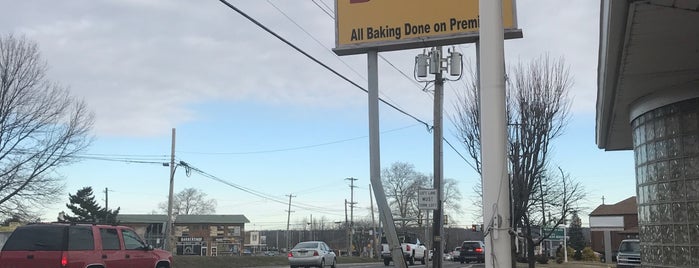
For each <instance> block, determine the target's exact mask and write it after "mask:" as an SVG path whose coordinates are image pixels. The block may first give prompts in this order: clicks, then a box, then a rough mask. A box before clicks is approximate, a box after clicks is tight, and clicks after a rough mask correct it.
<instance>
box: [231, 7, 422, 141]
mask: <svg viewBox="0 0 699 268" xmlns="http://www.w3.org/2000/svg"><path fill="white" fill-rule="evenodd" d="M219 1H220V2H221V3H223V4H224V5H226V6H227V7H229V8H230V9H233V10H234V11H235V12H237V13H238V14H240V15H241V16H243V17H245V18H246V19H248V20H249V21H250V22H252V23H254V24H255V25H257V26H258V27H260V28H262V29H263V30H265V31H266V32H267V33H269V34H271V35H273V36H274V37H276V38H277V39H279V40H280V41H282V42H284V43H285V44H287V45H288V46H290V47H291V48H293V49H294V50H296V51H297V52H299V53H301V54H303V55H304V56H306V57H307V58H309V59H310V60H312V61H313V62H315V63H317V64H318V65H320V66H322V67H323V68H325V69H326V70H328V71H330V72H332V73H333V74H335V75H336V76H338V77H340V78H341V79H342V80H345V81H346V82H348V83H350V84H352V85H353V86H355V87H356V88H358V89H360V90H362V91H364V92H365V93H369V91H368V90H367V89H365V88H364V87H362V86H360V85H359V84H357V83H355V82H354V81H352V80H350V79H349V78H347V77H346V76H344V75H343V74H341V73H339V72H338V71H336V70H335V69H333V68H331V67H330V66H328V65H326V64H325V63H323V62H321V61H320V60H318V59H316V58H315V57H313V56H312V55H310V54H308V53H307V52H306V51H304V50H303V49H301V48H299V47H298V46H296V45H294V44H293V43H291V42H290V41H288V40H286V39H285V38H284V37H281V36H280V35H279V34H277V33H276V32H274V31H272V30H271V29H269V28H267V26H265V25H263V24H262V23H260V22H259V21H257V20H256V19H254V18H252V17H250V16H249V15H248V14H247V13H245V12H243V11H242V10H240V9H238V8H237V7H235V6H233V5H232V4H230V3H228V1H226V0H219ZM379 101H381V102H382V103H384V104H386V105H388V106H389V107H391V108H393V109H394V110H396V111H398V112H400V113H402V114H404V115H406V116H408V117H410V118H412V119H414V120H415V121H417V122H420V123H421V124H423V125H425V127H427V128H428V129H430V125H429V124H427V123H426V122H425V121H422V120H420V119H419V118H417V117H415V116H413V115H412V114H409V113H408V112H406V111H404V110H402V109H400V108H398V107H397V106H395V105H393V104H391V103H389V102H387V101H386V100H384V99H382V98H379Z"/></svg>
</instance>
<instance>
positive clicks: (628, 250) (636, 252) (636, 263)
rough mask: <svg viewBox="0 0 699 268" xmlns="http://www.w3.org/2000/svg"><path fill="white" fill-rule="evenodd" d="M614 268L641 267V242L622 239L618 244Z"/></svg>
mask: <svg viewBox="0 0 699 268" xmlns="http://www.w3.org/2000/svg"><path fill="white" fill-rule="evenodd" d="M616 260H617V262H616V267H618V268H621V267H641V241H640V240H638V239H624V240H622V241H621V244H619V252H618V253H617V257H616Z"/></svg>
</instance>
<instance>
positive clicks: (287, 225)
mask: <svg viewBox="0 0 699 268" xmlns="http://www.w3.org/2000/svg"><path fill="white" fill-rule="evenodd" d="M287 196H288V197H289V209H288V210H287V211H286V212H287V214H286V235H285V237H286V250H287V251H289V250H290V249H291V245H289V235H290V233H289V223H290V222H291V212H293V211H291V198H292V197H296V196H295V195H292V194H288V195H287Z"/></svg>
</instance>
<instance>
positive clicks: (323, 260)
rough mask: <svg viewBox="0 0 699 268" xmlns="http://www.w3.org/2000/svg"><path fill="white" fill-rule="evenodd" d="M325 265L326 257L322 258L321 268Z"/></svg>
mask: <svg viewBox="0 0 699 268" xmlns="http://www.w3.org/2000/svg"><path fill="white" fill-rule="evenodd" d="M323 267H325V259H322V260H320V268H323Z"/></svg>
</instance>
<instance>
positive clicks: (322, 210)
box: [178, 161, 341, 216]
mask: <svg viewBox="0 0 699 268" xmlns="http://www.w3.org/2000/svg"><path fill="white" fill-rule="evenodd" d="M178 165H179V166H183V167H185V169H187V170H191V171H193V172H196V173H197V174H199V175H201V176H204V177H206V178H209V179H211V180H214V181H218V182H220V183H223V184H225V185H228V186H231V187H233V188H235V189H238V190H241V191H243V192H246V193H248V194H251V195H254V196H257V197H260V198H263V199H266V200H269V201H272V202H276V203H279V204H283V205H288V203H287V201H285V200H282V199H279V198H277V197H274V196H272V195H269V194H266V193H262V192H260V191H256V190H253V189H250V188H247V187H244V186H241V185H237V184H235V183H232V182H229V181H226V180H224V179H221V178H219V177H217V176H214V175H212V174H209V173H207V172H205V171H203V170H201V169H199V168H197V167H194V166H192V165H191V164H189V163H186V162H184V161H180V162H179V164H178ZM291 206H292V207H295V208H299V209H305V210H309V211H314V212H320V213H327V214H331V215H335V216H341V214H337V213H336V212H337V210H331V209H327V208H325V207H319V206H313V205H308V204H303V203H299V202H295V203H293V204H292V205H291Z"/></svg>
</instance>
